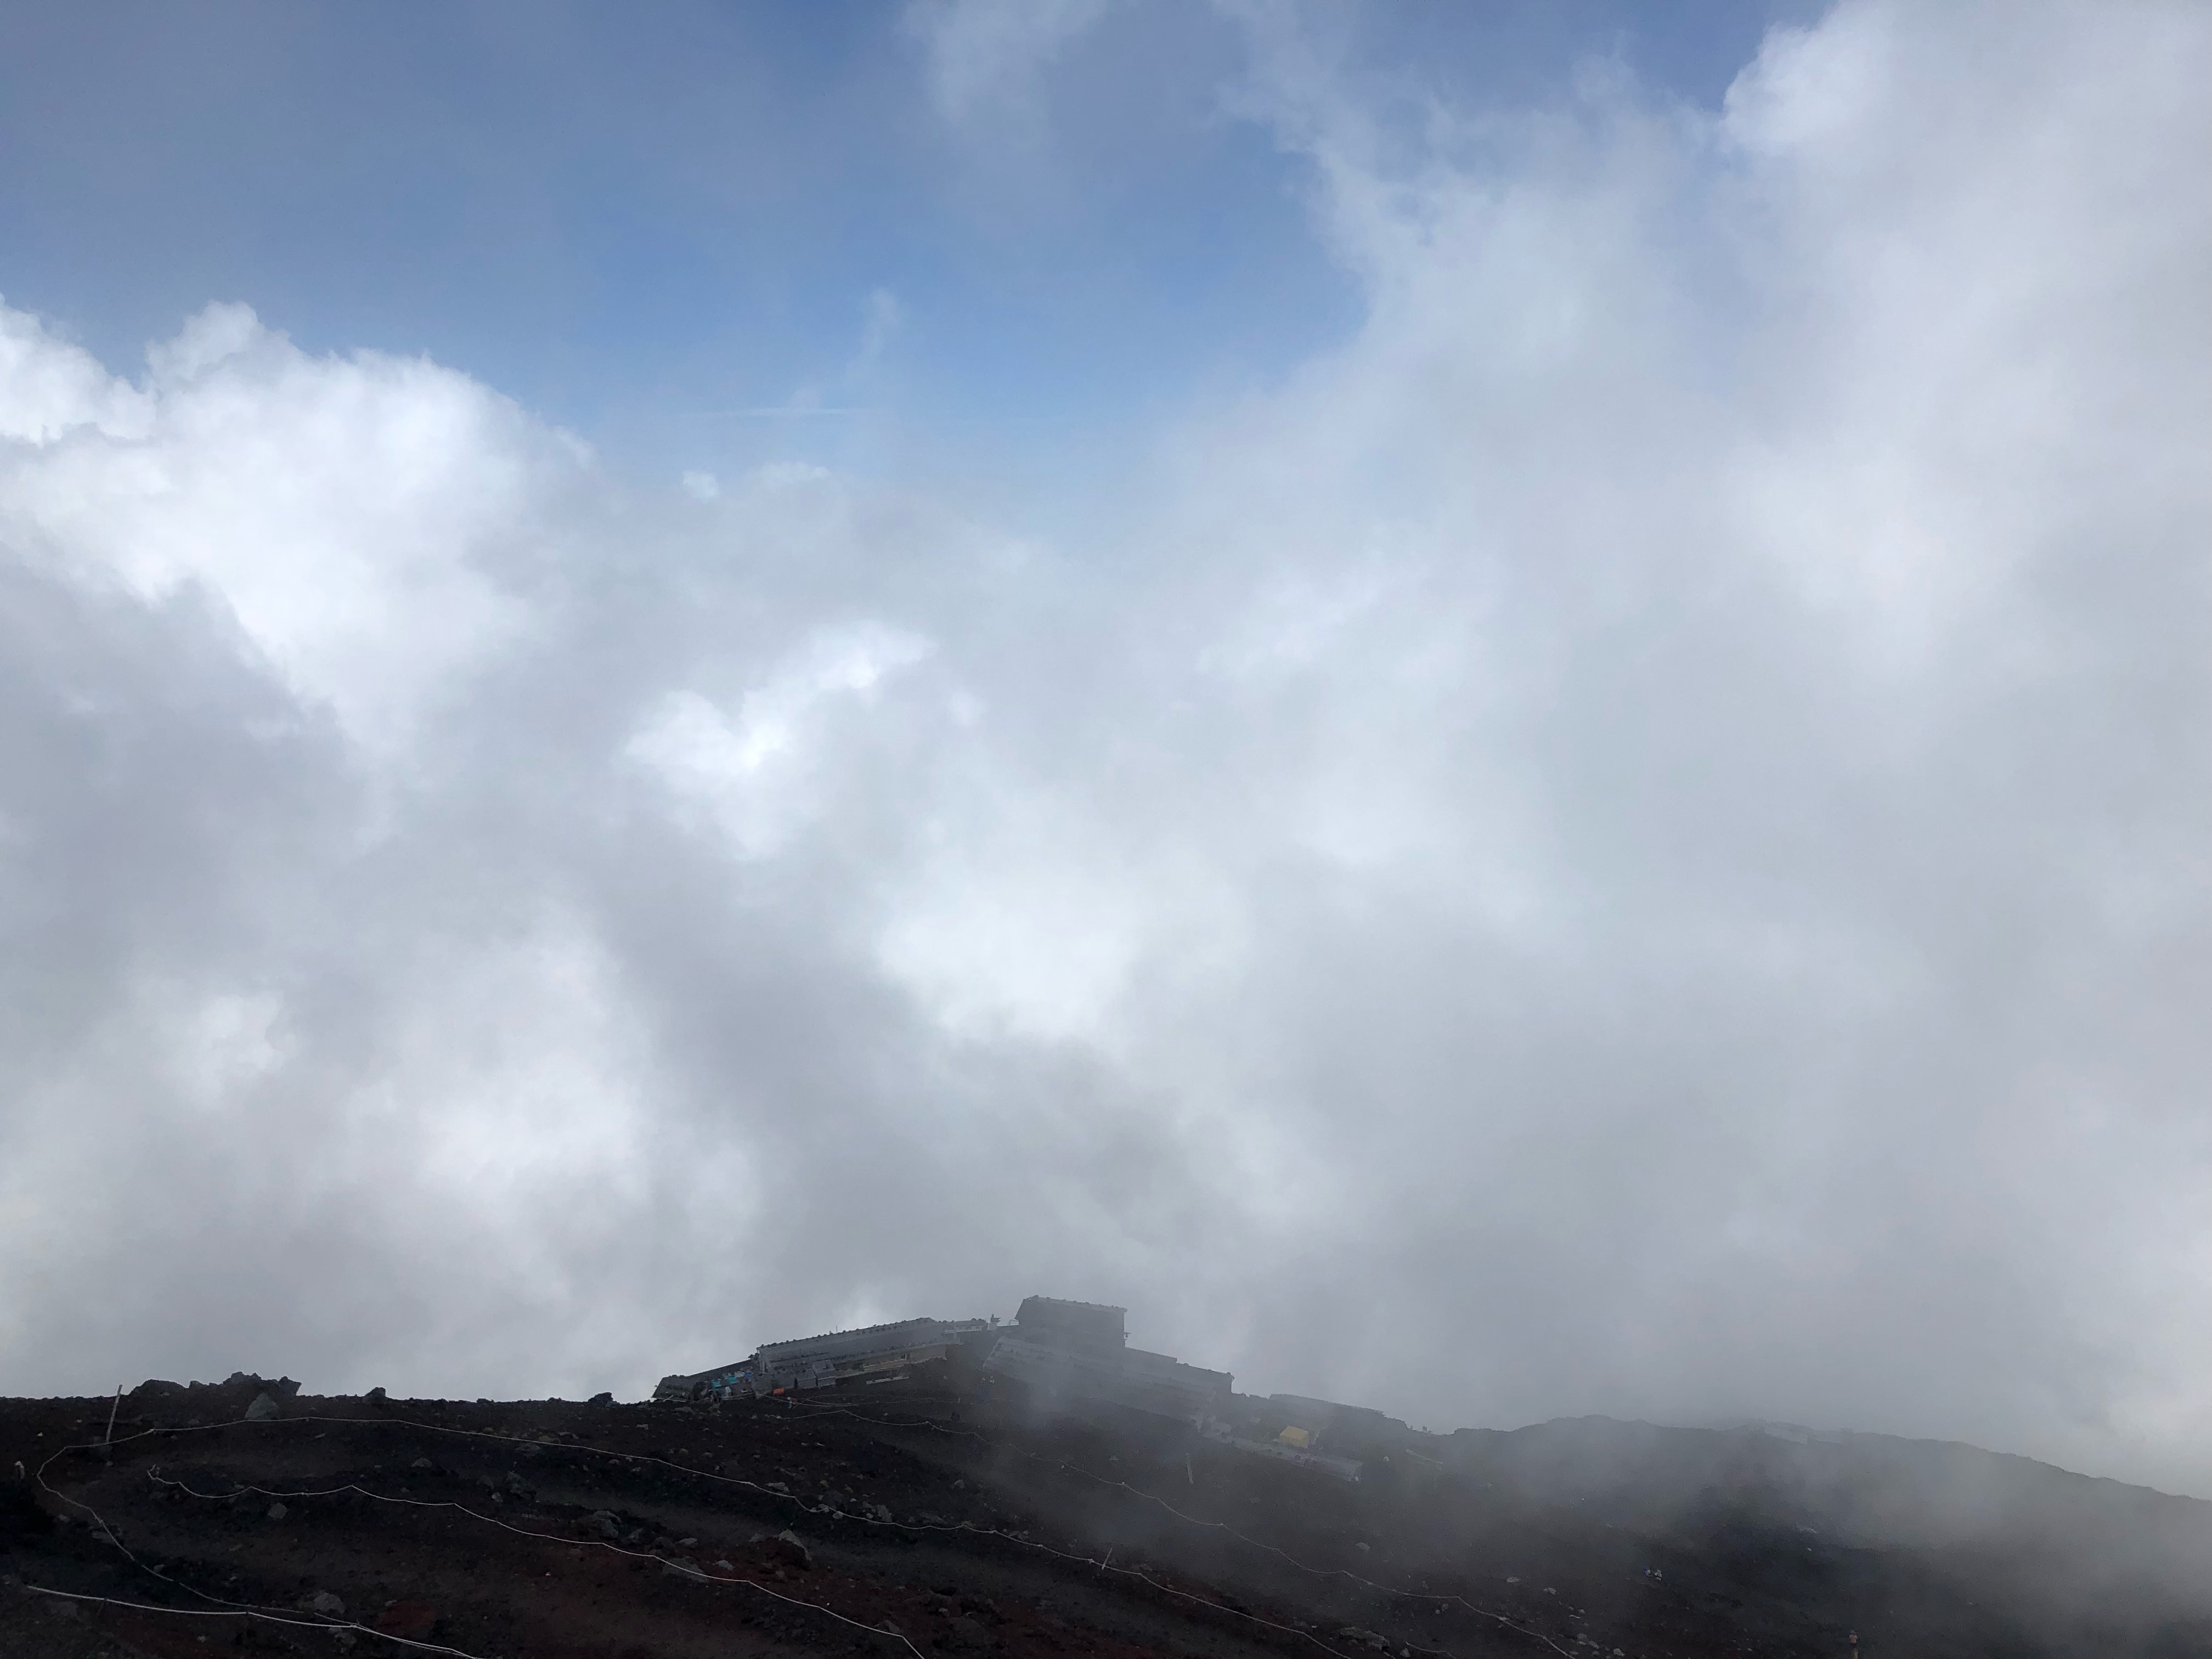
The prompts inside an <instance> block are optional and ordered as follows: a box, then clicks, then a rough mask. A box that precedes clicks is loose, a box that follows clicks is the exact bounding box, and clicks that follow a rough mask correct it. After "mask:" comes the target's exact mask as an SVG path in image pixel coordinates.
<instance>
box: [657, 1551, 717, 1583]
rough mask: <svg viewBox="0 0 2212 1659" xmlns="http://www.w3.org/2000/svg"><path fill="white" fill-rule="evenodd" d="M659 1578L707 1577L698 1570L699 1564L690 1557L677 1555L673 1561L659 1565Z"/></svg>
mask: <svg viewBox="0 0 2212 1659" xmlns="http://www.w3.org/2000/svg"><path fill="white" fill-rule="evenodd" d="M660 1576H661V1577H664V1578H704V1577H706V1576H707V1575H706V1574H705V1573H704V1572H702V1571H700V1570H699V1564H698V1563H697V1562H696V1561H694V1560H693V1559H691V1558H690V1556H688V1555H679V1556H678V1557H677V1558H676V1559H674V1560H673V1561H663V1562H662V1563H661V1564H660Z"/></svg>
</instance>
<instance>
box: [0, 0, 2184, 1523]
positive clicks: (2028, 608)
mask: <svg viewBox="0 0 2212 1659" xmlns="http://www.w3.org/2000/svg"><path fill="white" fill-rule="evenodd" d="M1992 20H1996V21H1992ZM6 22H7V30H8V36H7V40H8V46H9V50H7V51H6V52H0V153H4V155H5V160H6V165H5V166H4V167H0V297H3V299H4V303H0V1261H5V1262H7V1263H8V1264H9V1271H8V1272H7V1273H4V1274H0V1370H4V1371H5V1372H6V1373H7V1374H8V1375H9V1376H13V1377H16V1378H19V1379H21V1383H20V1386H21V1387H22V1388H25V1389H32V1390H35V1391H46V1392H56V1393H58V1392H63V1391H64V1390H68V1391H99V1390H102V1389H106V1388H109V1387H112V1385H113V1383H115V1382H116V1381H117V1380H118V1378H122V1377H130V1378H131V1379H133V1380H135V1379H136V1378H137V1377H138V1376H146V1375H149V1374H150V1375H167V1376H179V1377H186V1376H222V1375H227V1374H228V1372H229V1371H230V1370H234V1369H239V1368H245V1369H254V1370H260V1371H262V1372H263V1373H264V1374H268V1375H274V1374H276V1373H277V1372H280V1371H289V1373H290V1374H292V1375H294V1376H300V1377H302V1378H304V1379H307V1381H308V1382H309V1383H310V1385H311V1386H327V1387H331V1388H342V1387H349V1386H351V1387H367V1386H369V1385H371V1384H381V1385H384V1386H386V1387H389V1388H391V1389H392V1391H393V1392H394V1393H395V1394H398V1393H404V1392H419V1393H423V1394H438V1393H444V1394H458V1395H466V1396H470V1397H474V1396H477V1395H493V1394H508V1393H518V1394H532V1395H544V1394H545V1393H548V1392H556V1393H562V1394H566V1395H577V1396H580V1395H589V1394H591V1393H593V1392H596V1391H597V1390H599V1389H602V1388H613V1389H620V1390H623V1391H625V1392H631V1391H636V1390H641V1389H643V1388H645V1387H647V1386H649V1385H650V1383H651V1382H652V1381H653V1378H654V1377H656V1376H659V1375H661V1374H663V1373H665V1372H666V1371H670V1370H683V1369H689V1368H692V1367H695V1366H699V1365H705V1364H712V1363H716V1362H719V1361H721V1360H725V1359H726V1358H729V1357H730V1355H731V1354H732V1353H733V1352H744V1350H745V1348H747V1347H748V1346H750V1344H751V1343H753V1342H755V1341H758V1340H763V1339H767V1338H775V1337H779V1336H784V1335H789V1334H793V1333H794V1332H799V1331H805V1330H811V1329H817V1328H833V1327H837V1326H841V1325H850V1324H857V1323H865V1322H869V1321H871V1320H873V1319H877V1318H886V1317H894V1316H907V1315H910V1314H915V1313H921V1312H930V1313H937V1314H943V1315H957V1316H967V1315H970V1314H975V1313H982V1312H1000V1313H1006V1312H1009V1311H1011V1310H1012V1308H1013V1307H1014V1306H1015V1305H1016V1304H1018V1301H1019V1300H1020V1298H1021V1297H1023V1296H1024V1295H1028V1294H1031V1293H1035V1292H1039V1291H1042V1292H1046V1293H1050V1294H1060V1295H1068V1296H1074V1297H1083V1298H1085V1299H1091V1300H1103V1301H1109V1302H1114V1303H1118V1304H1126V1305H1127V1307H1129V1309H1130V1310H1131V1331H1132V1335H1133V1340H1138V1341H1139V1342H1140V1343H1141V1344H1142V1345H1143V1346H1146V1347H1148V1348H1152V1349H1154V1350H1158V1351H1162V1352H1177V1353H1181V1354H1182V1355H1183V1356H1184V1357H1186V1358H1190V1359H1193V1360H1195V1361H1199V1362H1200V1363H1204V1364H1210V1365H1216V1366H1222V1367H1225V1368H1228V1369H1231V1370H1234V1371H1235V1372H1236V1373H1237V1376H1238V1378H1239V1380H1240V1383H1242V1384H1243V1386H1245V1387H1248V1388H1251V1389H1258V1390H1261V1391H1267V1390H1271V1389H1289V1390H1294V1391H1297V1392H1302V1393H1307V1394H1314V1395H1326V1396H1329V1397H1334V1398H1343V1399H1351V1400H1358V1401H1368V1402H1371V1403H1373V1404H1375V1405H1377V1406H1381V1407H1385V1408H1387V1409H1389V1410H1391V1411H1393V1412H1395V1413H1399V1414H1401V1415H1406V1416H1408V1417H1410V1418H1412V1419H1414V1420H1416V1421H1425V1422H1427V1423H1429V1424H1431V1425H1433V1426H1437V1427H1450V1426H1454V1425H1461V1424H1466V1425H1488V1426H1501V1427H1503V1426H1511V1425H1516V1424H1520V1423H1525V1422H1528V1421H1531V1420H1537V1419H1543V1418H1546V1417H1550V1416H1554V1415H1576V1414H1582V1413H1609V1414H1612V1415H1615V1416H1620V1417H1636V1418H1644V1419H1651V1420H1656V1421H1672V1422H1714V1421H1741V1420H1743V1419H1778V1420H1784V1421H1790V1422H1798V1423H1805V1424H1811V1425H1822V1426H1828V1425H1834V1426H1848V1427H1853V1428H1861V1429H1867V1430H1874V1431H1890V1432H1895V1433H1901V1434H1908V1435H1914V1436H1926V1437H1943V1438H1956V1439H1965V1440H1970V1441H1974V1442H1977V1443H1982V1444H1985V1445H1990V1446H1994V1447H1997V1448H2000V1449H2007V1450H2018V1451H2025V1452H2029V1453H2032V1454H2034V1455H2040V1456H2044V1457H2047V1458H2050V1459H2051V1460H2053V1461H2057V1462H2063V1463H2066V1464H2068V1465H2069V1466H2071V1467H2075V1468H2082V1469H2087V1470H2091V1471H2093V1472H2097V1473H2104V1474H2118V1475H2123V1476H2124V1477H2126V1478H2129V1479H2133V1480H2148V1481H2151V1482H2153V1483H2154V1484H2160V1485H2163V1486H2168V1487H2171V1488H2176V1489H2181V1490H2188V1491H2195V1492H2212V1406H2209V1405H2208V1404H2207V1402H2206V1401H2205V1398H2204V1395H2203V1387H2202V1379H2203V1376H2204V1375H2205V1374H2206V1371H2207V1368H2208V1367H2212V1272H2208V1268H2207V1265H2206V1264H2208V1263H2212V1220H2209V1219H2208V1218H2207V1214H2206V1212H2205V1208H2204V1206H2203V1193H2204V1191H2205V1189H2206V1183H2207V1182H2212V1127H2208V1124H2207V1121H2206V1119H2205V1116H2204V1114H2203V1110H2202V1099H2201V1095H2202V1089H2201V1081H2202V1079H2203V1076H2205V1075H2206V1074H2207V1073H2208V1071H2212V1034H2208V1030H2207V1028H2206V1025H2205V1022H2204V1021H2203V1003H2204V987H2205V986H2206V985H2207V984H2208V983H2212V873H2208V870H2207V867H2206V865H2205V862H2204V859H2203V848H2204V847H2206V846H2207V845H2212V767H2208V764H2207V759H2206V757H2208V756H2212V567H2208V565H2207V563H2206V561H2205V555H2204V550H2205V549H2206V548H2207V547H2212V490H2208V486H2207V477H2208V474H2207V472H2206V469H2205V468H2204V465H2203V457H2204V455H2205V454H2206V453H2212V381H2208V380H2207V378H2206V377H2205V376H2204V375H2203V372H2202V366H2203V363H2204V362H2208V361H2212V285H2208V284H2206V283H2204V281H2203V274H2204V272H2205V270H2207V269H2212V185H2208V182H2207V177H2206V175H2205V173H2204V170H2203V167H2202V166H2201V163H2200V161H2199V160H2198V158H2199V157H2200V156H2201V155H2203V154H2205V153H2206V151H2207V148H2208V145H2212V105H2209V104H2208V98H2207V94H2206V89H2205V87H2206V83H2205V82H2204V79H2203V76H2202V75H2201V74H2200V73H2199V72H2198V71H2197V65H2198V64H2201V63H2202V62H2203V61H2204V60H2205V58H2206V57H2207V55H2208V53H2212V14H2208V13H2207V12H2206V11H2205V10H2204V9H2203V7H2201V6H2198V5H2196V4H2194V3H2192V0H2172V3H2166V0H2142V3H2140V4H2130V5H2127V6H2120V7H2114V6H2109V5H2105V4H2101V3H2074V0H2029V3H2024V4H2021V5H2016V6H2007V7H2004V8H2002V9H1990V10H1977V9H1972V8H1967V7H1949V6H1946V7H1927V6H1922V5H1916V4H1912V3H1908V0H1838V3H1835V4H1832V5H1829V6H1805V7H1802V8H1799V7H1795V6H1793V7H1792V8H1791V9H1790V10H1788V11H1786V12H1777V11H1774V10H1771V9H1762V8H1759V7H1755V6H1741V5H1720V4H1715V5H1709V6H1682V7H1668V8H1654V7H1648V6H1626V5H1622V6H1615V7H1607V6H1601V5H1595V4H1587V5H1585V4H1573V5H1550V4H1545V5H1537V4H1529V5H1504V4H1495V5H1491V4H1484V5H1476V4H1460V5H1441V4H1418V5H1417V4H1406V5H1397V6H1383V5H1364V6H1358V7H1352V6H1339V5H1321V4H1316V5H1308V6H1291V5H1276V4H1269V3H1262V0H1218V3H1214V4H1208V5H1196V4H1180V3H1178V4H1168V3H1152V0H1060V3H1058V4H1054V5H1046V4H1043V3H1041V0H1040V3H1036V4H1029V3H1018V0H911V3H908V4H904V5H890V4H881V5H874V6H861V5H855V6H849V7H840V6H833V5H820V4H808V5H804V6H799V5H793V6H782V7H779V6H770V5H745V6H726V7H709V6H705V5H685V4H670V5H665V6H658V7H653V8H649V9H636V8H629V9H615V8H611V7H610V8H595V9H584V8H562V7H560V6H556V5H551V4H533V5H529V6H520V5H518V6H513V7H494V6H473V7H472V6H442V7H436V8H429V7H419V8H411V9H406V8H398V7H358V6H357V7H349V8H324V9H301V8H296V7H280V6H274V5H270V6H258V5H252V4H246V3H238V4H209V5H197V6H189V7H187V6H155V5H146V6H143V7H137V8H129V7H118V8H106V9H88V8H82V7H76V8H65V7H33V6H19V7H15V8H12V9H9V11H8V13H7V17H6ZM1662 25H1663V27H1662ZM578 440H581V441H580V442H579V441H578Z"/></svg>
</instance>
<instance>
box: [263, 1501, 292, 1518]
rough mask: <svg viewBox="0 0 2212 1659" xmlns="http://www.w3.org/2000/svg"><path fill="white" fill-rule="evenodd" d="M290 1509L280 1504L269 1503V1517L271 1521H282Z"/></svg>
mask: <svg viewBox="0 0 2212 1659" xmlns="http://www.w3.org/2000/svg"><path fill="white" fill-rule="evenodd" d="M291 1512H292V1511H291V1510H288V1509H286V1508H285V1507H284V1506H283V1504H270V1506H269V1518H270V1520H271V1521H282V1520H283V1518H284V1517H285V1516H288V1515H289V1514H291Z"/></svg>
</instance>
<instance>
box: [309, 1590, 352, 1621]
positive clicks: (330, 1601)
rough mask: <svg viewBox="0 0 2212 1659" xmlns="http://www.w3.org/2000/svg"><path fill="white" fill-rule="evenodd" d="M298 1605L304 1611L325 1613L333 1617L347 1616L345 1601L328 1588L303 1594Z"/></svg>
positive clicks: (341, 1617)
mask: <svg viewBox="0 0 2212 1659" xmlns="http://www.w3.org/2000/svg"><path fill="white" fill-rule="evenodd" d="M297 1605H298V1607H299V1609H300V1611H301V1612H302V1613H325V1614H327V1615H328V1616H329V1617H331V1618H332V1619H343V1618H344V1617H345V1603H344V1602H343V1601H339V1600H338V1598H337V1596H335V1595H331V1593H330V1592H329V1591H328V1590H317V1591H316V1592H315V1593H314V1594H313V1595H303V1596H301V1598H300V1600H299V1601H298V1603H297Z"/></svg>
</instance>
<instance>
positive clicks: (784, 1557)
mask: <svg viewBox="0 0 2212 1659" xmlns="http://www.w3.org/2000/svg"><path fill="white" fill-rule="evenodd" d="M760 1551H761V1553H762V1554H763V1555H764V1556H766V1557H767V1558H768V1559H769V1560H771V1561H781V1562H782V1563H784V1564H785V1565H787V1566H793V1567H811V1566H812V1565H814V1552H813V1551H811V1550H810V1549H808V1548H807V1547H806V1545H805V1542H804V1541H802V1540H801V1539H800V1538H799V1534H797V1533H795V1532H793V1531H792V1530H791V1528H788V1527H786V1528H784V1529H783V1530H782V1531H781V1532H780V1533H778V1534H776V1535H775V1537H773V1538H768V1539H763V1540H762V1541H761V1545H760Z"/></svg>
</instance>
